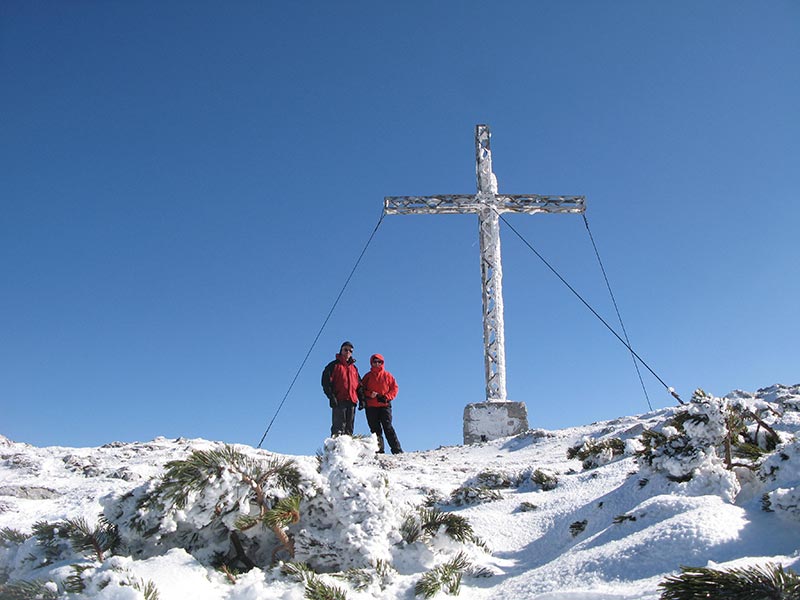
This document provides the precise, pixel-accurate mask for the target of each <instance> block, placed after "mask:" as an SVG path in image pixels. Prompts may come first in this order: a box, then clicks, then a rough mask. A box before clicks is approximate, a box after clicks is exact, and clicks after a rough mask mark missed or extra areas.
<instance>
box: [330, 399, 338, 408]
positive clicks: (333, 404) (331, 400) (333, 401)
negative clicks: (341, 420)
mask: <svg viewBox="0 0 800 600" xmlns="http://www.w3.org/2000/svg"><path fill="white" fill-rule="evenodd" d="M328 404H330V407H331V408H336V405H337V402H336V398H335V397H333V398H328Z"/></svg>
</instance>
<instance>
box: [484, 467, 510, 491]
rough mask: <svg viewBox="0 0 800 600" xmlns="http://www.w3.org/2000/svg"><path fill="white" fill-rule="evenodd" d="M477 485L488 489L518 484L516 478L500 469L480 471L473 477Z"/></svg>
mask: <svg viewBox="0 0 800 600" xmlns="http://www.w3.org/2000/svg"><path fill="white" fill-rule="evenodd" d="M475 479H476V482H477V484H478V487H484V488H489V489H493V490H496V489H501V488H510V487H514V486H516V485H518V481H517V478H516V477H514V476H512V475H511V474H509V473H505V472H502V471H489V470H487V471H481V472H480V473H478V475H477V476H476V477H475Z"/></svg>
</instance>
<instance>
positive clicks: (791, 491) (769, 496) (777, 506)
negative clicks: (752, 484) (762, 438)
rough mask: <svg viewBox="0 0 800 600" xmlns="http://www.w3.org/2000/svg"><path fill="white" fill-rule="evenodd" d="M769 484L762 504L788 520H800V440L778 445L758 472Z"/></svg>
mask: <svg viewBox="0 0 800 600" xmlns="http://www.w3.org/2000/svg"><path fill="white" fill-rule="evenodd" d="M759 474H760V475H761V477H762V479H763V480H764V481H765V482H766V485H768V486H769V488H771V489H769V490H768V491H766V492H765V493H764V495H763V497H762V506H763V507H764V508H765V510H766V509H768V510H769V512H775V513H777V514H779V515H780V516H782V517H784V518H787V519H789V520H790V521H795V522H797V521H800V441H795V442H791V443H787V444H784V445H782V446H779V447H778V449H777V450H776V451H775V452H774V453H772V454H771V455H770V456H769V457H768V458H767V459H766V460H765V461H764V463H763V464H762V465H761V470H760V472H759Z"/></svg>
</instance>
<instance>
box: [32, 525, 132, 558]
mask: <svg viewBox="0 0 800 600" xmlns="http://www.w3.org/2000/svg"><path fill="white" fill-rule="evenodd" d="M33 535H34V536H35V537H36V541H37V542H38V543H39V545H41V546H42V547H43V548H44V549H45V558H46V560H48V561H53V560H57V559H59V558H61V556H62V555H63V554H64V553H65V552H67V551H68V549H69V547H70V546H71V547H72V549H73V550H74V551H75V552H78V553H79V554H83V555H85V556H89V557H94V558H95V559H97V561H98V562H103V560H104V558H105V555H106V553H113V551H114V550H115V549H116V548H117V546H118V545H119V542H120V538H119V532H118V531H117V526H116V525H114V524H112V523H109V522H108V521H107V520H106V518H105V517H104V516H102V515H100V517H99V519H98V521H97V525H96V526H95V527H90V526H89V524H88V523H87V522H86V519H84V518H82V517H79V518H76V519H67V520H65V521H56V522H55V523H48V522H46V521H39V522H37V523H35V524H34V525H33Z"/></svg>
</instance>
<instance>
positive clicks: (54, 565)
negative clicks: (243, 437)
mask: <svg viewBox="0 0 800 600" xmlns="http://www.w3.org/2000/svg"><path fill="white" fill-rule="evenodd" d="M377 449H378V447H377V441H376V438H375V436H371V437H368V438H358V437H356V438H353V437H349V436H341V437H337V438H330V439H327V440H325V446H324V451H323V452H322V454H321V455H320V456H318V457H317V460H316V461H315V460H313V459H308V460H301V461H295V460H293V459H287V458H284V457H278V456H274V455H269V454H268V453H264V452H259V451H254V450H252V449H248V448H246V447H241V448H236V447H233V446H229V445H224V444H209V445H207V447H202V448H195V449H194V450H192V451H191V452H190V453H189V454H188V455H187V456H186V457H184V458H181V459H178V460H172V461H170V462H168V463H167V464H166V465H164V467H163V471H162V474H161V476H160V477H158V478H156V479H153V480H150V481H147V482H146V483H144V484H141V485H139V486H138V487H135V488H133V489H132V490H130V491H128V492H127V493H125V494H122V495H117V494H108V495H106V496H105V497H103V498H101V499H100V502H101V504H102V506H103V511H104V512H103V514H101V515H98V518H97V524H96V525H90V524H88V523H86V522H85V521H84V520H83V519H80V518H77V519H73V520H66V521H57V522H52V523H48V522H39V523H37V524H36V525H34V527H33V534H32V535H27V534H23V533H20V532H18V531H16V530H13V529H10V528H5V529H3V530H2V531H0V564H1V565H4V567H3V568H2V569H0V571H2V572H0V598H4V599H11V598H17V597H20V598H36V597H42V598H52V599H57V598H66V597H68V596H67V595H68V594H71V593H78V592H86V593H93V592H97V591H98V590H102V589H105V588H106V587H108V586H112V587H114V588H119V587H127V588H128V589H130V590H136V591H137V592H138V593H139V594H140V595H134V596H119V598H123V597H124V598H128V597H130V598H141V595H144V597H145V599H146V600H156V599H157V598H158V590H157V589H155V587H154V586H153V585H152V584H151V583H149V582H147V581H143V580H140V579H137V578H136V576H135V575H134V574H133V573H129V572H127V571H126V570H125V565H126V564H129V563H131V562H132V561H134V560H135V561H143V560H148V559H157V558H158V557H163V556H165V555H169V554H173V555H174V553H176V552H178V553H185V554H186V555H189V556H191V558H192V560H196V561H197V562H198V563H200V564H202V565H204V566H205V567H206V568H208V569H211V570H213V571H215V572H217V573H219V577H220V578H223V577H224V578H227V580H228V581H230V582H231V583H235V582H236V581H237V577H242V576H241V575H240V574H241V573H245V572H257V573H261V574H262V575H263V577H264V581H277V580H281V581H282V582H284V584H285V583H286V582H287V581H289V583H291V582H292V581H294V582H296V583H300V584H302V585H303V588H304V593H305V595H306V597H308V598H315V597H325V598H328V597H345V593H346V592H345V590H346V589H348V588H349V587H353V588H354V589H356V590H361V589H365V588H367V587H372V588H375V589H373V590H372V591H373V593H374V594H377V595H380V594H381V589H382V588H383V587H384V586H386V585H388V584H390V583H391V581H392V579H393V575H392V574H393V573H396V570H395V568H394V566H393V565H394V564H400V565H402V566H403V569H404V570H405V571H406V572H412V573H413V572H418V573H421V574H424V573H426V571H428V570H430V573H433V574H429V575H426V576H424V577H423V579H420V580H419V581H420V582H423V583H421V584H420V585H422V587H421V588H420V589H422V590H423V591H424V593H425V594H427V593H429V592H430V593H431V594H433V593H436V592H437V591H438V590H439V589H440V588H442V589H445V590H446V591H447V590H450V591H451V592H452V591H454V590H456V591H457V590H458V587H459V585H460V582H461V577H462V576H463V575H467V576H469V575H473V576H482V575H485V574H486V572H485V571H482V570H481V567H479V566H476V563H475V562H474V560H475V559H476V558H479V557H480V556H482V555H484V556H485V555H486V552H487V548H486V545H485V544H484V543H483V542H482V541H481V540H480V539H478V538H477V537H476V536H475V535H474V533H473V532H472V528H471V526H470V525H469V523H468V522H467V521H466V519H465V518H464V517H460V516H458V515H453V514H448V513H443V512H442V511H441V510H439V509H436V508H424V507H419V508H414V507H411V506H408V505H406V504H403V503H400V502H393V501H392V498H391V495H390V494H389V485H388V480H387V477H386V473H385V471H384V470H383V469H382V468H381V466H380V464H379V463H378V462H377V461H376V460H375V454H376V451H377ZM414 531H416V534H414V533H413V532H414ZM115 553H119V556H114V554H115ZM174 556H177V555H174ZM126 557H130V558H126ZM278 559H282V560H283V561H285V562H283V563H282V564H284V567H283V568H282V569H281V568H278V567H276V566H275V565H276V562H278ZM30 572H38V573H39V574H40V575H44V574H46V578H44V579H43V578H42V577H41V576H40V577H37V578H36V579H24V578H21V577H20V575H21V574H22V573H30ZM324 574H329V575H324ZM331 576H332V577H333V579H331ZM337 578H338V579H337ZM334 581H336V582H337V583H333V582H334ZM337 585H338V586H344V588H342V587H337ZM108 597H109V598H112V597H114V598H117V596H108Z"/></svg>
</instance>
